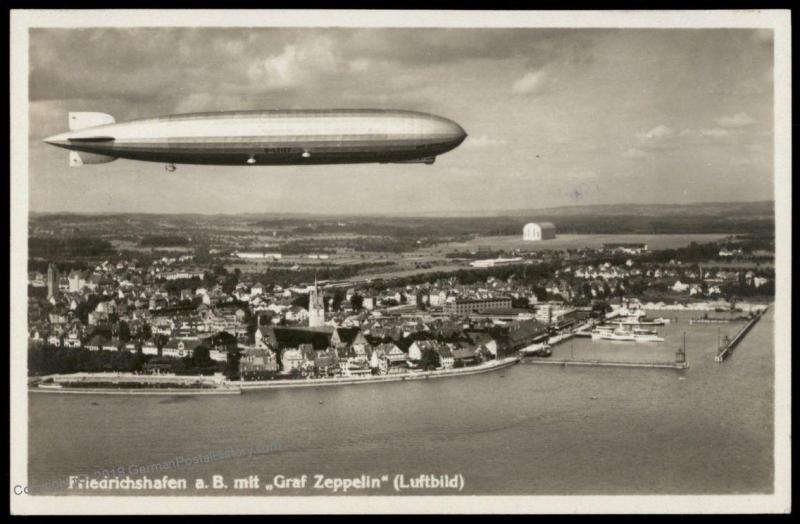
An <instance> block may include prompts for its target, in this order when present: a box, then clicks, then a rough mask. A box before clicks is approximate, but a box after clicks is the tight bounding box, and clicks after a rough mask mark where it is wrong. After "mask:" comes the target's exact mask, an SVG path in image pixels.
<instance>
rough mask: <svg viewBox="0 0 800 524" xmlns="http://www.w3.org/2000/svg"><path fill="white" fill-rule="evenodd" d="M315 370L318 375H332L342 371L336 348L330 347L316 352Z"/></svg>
mask: <svg viewBox="0 0 800 524" xmlns="http://www.w3.org/2000/svg"><path fill="white" fill-rule="evenodd" d="M314 371H315V372H316V374H317V376H324V377H325V376H331V375H338V374H340V373H341V370H340V368H339V358H338V356H337V354H336V350H335V349H333V348H328V349H326V350H324V351H315V352H314Z"/></svg>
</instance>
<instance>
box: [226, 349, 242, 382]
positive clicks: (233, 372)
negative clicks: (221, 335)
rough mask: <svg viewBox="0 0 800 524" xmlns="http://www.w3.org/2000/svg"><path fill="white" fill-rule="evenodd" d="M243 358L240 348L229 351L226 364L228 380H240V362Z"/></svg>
mask: <svg viewBox="0 0 800 524" xmlns="http://www.w3.org/2000/svg"><path fill="white" fill-rule="evenodd" d="M241 358H242V353H241V351H240V350H239V346H236V347H234V348H233V349H231V350H229V351H228V358H227V360H226V362H225V376H226V377H228V380H238V379H239V361H240V360H241Z"/></svg>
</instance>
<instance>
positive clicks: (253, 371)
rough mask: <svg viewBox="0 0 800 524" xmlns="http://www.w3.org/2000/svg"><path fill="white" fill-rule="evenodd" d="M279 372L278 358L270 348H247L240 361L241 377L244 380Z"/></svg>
mask: <svg viewBox="0 0 800 524" xmlns="http://www.w3.org/2000/svg"><path fill="white" fill-rule="evenodd" d="M277 371H278V359H277V356H276V355H275V352H274V351H272V350H271V349H268V348H246V349H245V350H244V351H243V352H242V355H241V358H240V359H239V375H240V376H241V377H242V378H248V376H258V375H260V374H265V373H275V372H277Z"/></svg>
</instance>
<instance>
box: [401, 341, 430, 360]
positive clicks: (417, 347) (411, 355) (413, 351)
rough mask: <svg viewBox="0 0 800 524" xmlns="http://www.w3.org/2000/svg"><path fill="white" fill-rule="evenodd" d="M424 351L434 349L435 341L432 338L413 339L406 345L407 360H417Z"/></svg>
mask: <svg viewBox="0 0 800 524" xmlns="http://www.w3.org/2000/svg"><path fill="white" fill-rule="evenodd" d="M425 351H436V343H435V342H434V341H433V340H415V341H413V342H412V343H411V345H410V346H408V360H410V361H411V362H419V361H420V360H421V359H422V354H423V353H424V352H425Z"/></svg>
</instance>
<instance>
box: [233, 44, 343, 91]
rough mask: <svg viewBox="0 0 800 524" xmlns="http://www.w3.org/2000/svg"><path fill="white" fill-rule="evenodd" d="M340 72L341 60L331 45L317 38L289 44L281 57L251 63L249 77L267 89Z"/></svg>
mask: <svg viewBox="0 0 800 524" xmlns="http://www.w3.org/2000/svg"><path fill="white" fill-rule="evenodd" d="M341 68H342V60H341V58H340V57H339V56H338V55H337V53H336V52H335V43H334V41H333V40H332V39H330V38H326V37H319V38H312V39H308V40H305V41H303V42H302V43H298V44H288V45H286V46H285V47H284V48H283V51H281V53H279V54H277V55H274V56H270V57H268V58H266V59H263V60H256V61H254V62H253V63H252V64H251V65H250V67H249V69H248V77H249V79H250V80H251V81H253V82H260V83H263V84H265V85H266V86H268V87H278V88H284V87H294V86H298V85H302V84H304V83H306V82H309V81H314V80H316V79H318V78H319V77H321V76H327V75H331V74H334V73H336V72H337V71H339V70H340V69H341Z"/></svg>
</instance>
